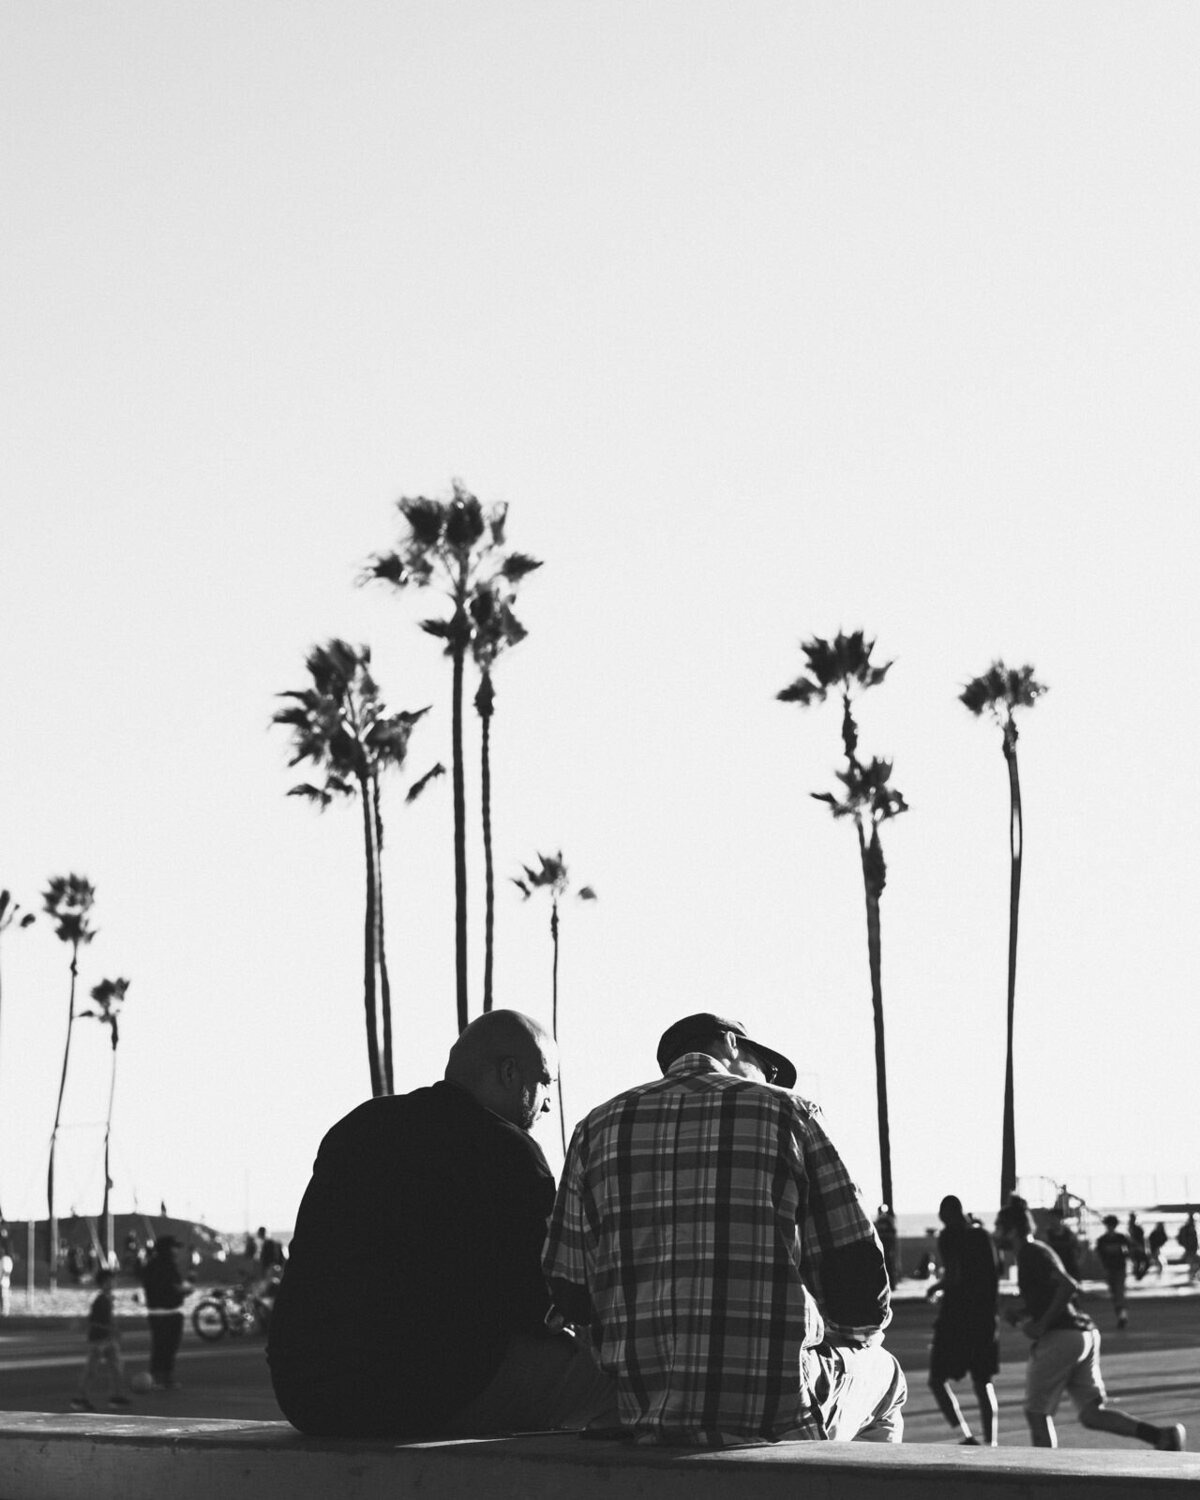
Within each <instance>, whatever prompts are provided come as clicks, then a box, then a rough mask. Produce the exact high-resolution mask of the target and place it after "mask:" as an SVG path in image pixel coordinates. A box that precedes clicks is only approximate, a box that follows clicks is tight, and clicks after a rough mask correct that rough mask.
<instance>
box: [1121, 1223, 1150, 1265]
mask: <svg viewBox="0 0 1200 1500" xmlns="http://www.w3.org/2000/svg"><path fill="white" fill-rule="evenodd" d="M1125 1233H1126V1235H1127V1236H1128V1239H1129V1260H1130V1265H1131V1267H1132V1270H1133V1278H1134V1280H1135V1281H1141V1279H1142V1277H1143V1276H1145V1274H1146V1272H1147V1270H1148V1269H1149V1266H1150V1257H1149V1255H1148V1254H1147V1252H1146V1231H1145V1230H1144V1229H1143V1228H1142V1226H1141V1225H1140V1224H1139V1223H1138V1216H1137V1214H1135V1213H1131V1214H1130V1215H1129V1219H1128V1221H1127V1223H1126V1225H1125Z"/></svg>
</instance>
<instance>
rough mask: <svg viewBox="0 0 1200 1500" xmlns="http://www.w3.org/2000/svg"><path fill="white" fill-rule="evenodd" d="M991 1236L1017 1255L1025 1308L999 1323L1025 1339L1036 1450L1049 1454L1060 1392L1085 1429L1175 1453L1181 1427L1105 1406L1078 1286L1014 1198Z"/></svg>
mask: <svg viewBox="0 0 1200 1500" xmlns="http://www.w3.org/2000/svg"><path fill="white" fill-rule="evenodd" d="M996 1236H997V1238H998V1239H999V1240H1000V1242H1001V1244H1003V1245H1005V1246H1006V1247H1007V1248H1008V1249H1010V1250H1012V1251H1013V1252H1014V1253H1015V1254H1016V1257H1017V1284H1018V1287H1019V1288H1020V1292H1021V1300H1022V1302H1023V1303H1024V1309H1023V1310H1016V1309H1014V1310H1013V1311H1012V1312H1010V1313H1006V1314H1005V1317H1006V1318H1007V1320H1008V1321H1009V1322H1010V1323H1012V1324H1013V1326H1014V1327H1016V1328H1019V1329H1020V1330H1021V1332H1022V1333H1023V1334H1024V1335H1025V1337H1026V1338H1027V1339H1029V1341H1030V1347H1029V1363H1028V1364H1027V1365H1026V1367H1025V1418H1026V1420H1027V1421H1028V1423H1029V1433H1030V1436H1031V1437H1032V1439H1033V1445H1034V1447H1035V1448H1056V1447H1057V1446H1058V1438H1057V1435H1056V1434H1055V1431H1054V1414H1055V1412H1056V1411H1057V1410H1058V1405H1059V1402H1060V1401H1061V1400H1062V1398H1063V1394H1064V1393H1066V1394H1067V1395H1069V1396H1070V1397H1071V1400H1072V1401H1074V1403H1075V1406H1076V1408H1077V1410H1078V1412H1079V1420H1080V1422H1081V1423H1082V1424H1083V1426H1084V1427H1088V1428H1092V1429H1094V1430H1098V1431H1100V1432H1112V1433H1115V1434H1116V1435H1117V1436H1118V1437H1128V1438H1135V1439H1136V1440H1137V1441H1138V1442H1140V1443H1148V1444H1149V1445H1150V1447H1152V1448H1162V1449H1165V1450H1168V1451H1171V1452H1178V1451H1180V1450H1181V1449H1182V1448H1183V1445H1184V1441H1185V1439H1186V1436H1187V1434H1186V1432H1185V1431H1184V1428H1183V1425H1182V1423H1179V1422H1174V1423H1171V1424H1170V1425H1168V1426H1165V1427H1160V1426H1157V1425H1156V1424H1155V1423H1153V1422H1141V1421H1139V1420H1138V1419H1137V1418H1136V1417H1131V1416H1130V1415H1129V1414H1128V1412H1124V1411H1121V1410H1120V1409H1119V1408H1117V1407H1115V1406H1109V1404H1108V1397H1107V1395H1106V1393H1105V1390H1104V1381H1103V1378H1102V1377H1101V1374H1100V1332H1099V1330H1098V1329H1097V1327H1096V1325H1095V1324H1094V1323H1093V1322H1092V1320H1091V1318H1089V1317H1088V1315H1087V1314H1086V1313H1082V1312H1080V1311H1079V1309H1078V1308H1077V1307H1076V1306H1075V1303H1074V1301H1073V1300H1072V1299H1073V1298H1074V1296H1075V1294H1076V1292H1077V1291H1078V1290H1079V1283H1078V1282H1076V1281H1074V1280H1073V1279H1072V1278H1071V1277H1070V1276H1068V1275H1067V1273H1066V1271H1065V1270H1064V1269H1063V1264H1062V1261H1060V1260H1059V1258H1058V1256H1057V1255H1055V1253H1054V1251H1053V1250H1051V1248H1050V1246H1049V1245H1044V1244H1042V1243H1040V1242H1039V1241H1037V1240H1035V1239H1034V1237H1033V1215H1032V1214H1031V1213H1030V1212H1029V1205H1028V1204H1027V1203H1026V1202H1025V1200H1024V1198H1019V1197H1018V1196H1017V1195H1016V1194H1015V1193H1014V1194H1013V1196H1012V1197H1011V1198H1010V1199H1009V1201H1008V1203H1007V1204H1006V1205H1005V1206H1004V1207H1003V1208H1002V1209H1001V1210H1000V1213H999V1215H998V1216H997V1219H996Z"/></svg>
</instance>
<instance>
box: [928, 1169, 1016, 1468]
mask: <svg viewBox="0 0 1200 1500" xmlns="http://www.w3.org/2000/svg"><path fill="white" fill-rule="evenodd" d="M938 1217H939V1218H940V1219H941V1221H942V1223H943V1224H944V1225H945V1228H944V1229H943V1230H942V1232H941V1234H939V1235H938V1255H939V1257H940V1259H941V1262H942V1274H941V1276H940V1277H939V1278H938V1280H937V1281H935V1282H934V1284H933V1285H932V1286H931V1287H930V1288H929V1290H928V1291H927V1292H926V1293H925V1296H926V1298H927V1299H928V1300H930V1301H932V1300H933V1299H934V1298H940V1299H941V1302H940V1306H939V1308H938V1315H937V1322H936V1323H935V1324H934V1328H933V1344H932V1347H931V1349H930V1353H929V1389H930V1390H931V1391H932V1392H933V1397H934V1400H935V1401H936V1402H937V1404H938V1410H939V1411H940V1412H941V1413H942V1415H943V1416H944V1417H945V1418H946V1421H947V1422H949V1424H950V1426H951V1427H953V1428H954V1429H955V1431H956V1432H957V1433H958V1434H959V1441H960V1442H962V1443H964V1444H968V1445H970V1446H972V1447H975V1446H978V1445H979V1443H980V1442H981V1441H982V1443H983V1446H984V1447H987V1448H994V1447H995V1446H996V1443H997V1441H998V1430H997V1404H996V1388H995V1386H994V1385H993V1384H992V1381H993V1378H994V1376H995V1374H996V1372H997V1371H998V1370H999V1368H1000V1341H999V1340H998V1338H997V1337H996V1301H997V1293H998V1290H999V1285H998V1283H999V1270H998V1267H997V1263H996V1247H995V1245H994V1244H993V1243H992V1237H991V1235H990V1234H988V1232H987V1230H986V1229H985V1228H984V1227H983V1225H982V1224H980V1223H979V1221H978V1220H977V1219H974V1218H970V1219H969V1218H968V1217H967V1216H966V1214H964V1213H963V1206H962V1202H961V1200H960V1199H958V1198H956V1197H955V1196H954V1194H953V1193H950V1194H948V1195H947V1196H946V1197H945V1198H943V1199H942V1202H941V1205H940V1207H939V1208H938ZM965 1375H969V1376H970V1377H971V1385H972V1388H973V1389H974V1391H975V1399H976V1400H977V1401H978V1402H979V1423H980V1430H981V1433H982V1438H977V1437H976V1436H975V1435H974V1433H972V1431H971V1428H970V1426H969V1425H968V1423H967V1420H966V1418H965V1417H964V1416H963V1413H962V1408H961V1407H960V1406H959V1404H958V1398H957V1397H956V1396H955V1394H954V1392H953V1391H952V1390H951V1389H950V1383H951V1382H952V1381H955V1380H962V1379H963V1377H964V1376H965Z"/></svg>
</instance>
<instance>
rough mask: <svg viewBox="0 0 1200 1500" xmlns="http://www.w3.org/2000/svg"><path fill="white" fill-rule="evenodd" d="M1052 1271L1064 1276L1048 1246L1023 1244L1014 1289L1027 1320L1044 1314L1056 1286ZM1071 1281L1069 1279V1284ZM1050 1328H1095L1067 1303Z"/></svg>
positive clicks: (1085, 1315) (1059, 1264)
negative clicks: (1022, 1305)
mask: <svg viewBox="0 0 1200 1500" xmlns="http://www.w3.org/2000/svg"><path fill="white" fill-rule="evenodd" d="M1055 1270H1058V1271H1061V1272H1062V1274H1063V1275H1064V1276H1065V1275H1066V1269H1065V1268H1064V1266H1063V1263H1062V1261H1061V1260H1059V1258H1058V1256H1057V1255H1055V1253H1054V1251H1053V1250H1051V1248H1050V1246H1049V1245H1043V1244H1042V1243H1041V1242H1040V1241H1038V1240H1026V1241H1025V1243H1024V1244H1023V1245H1022V1246H1021V1248H1020V1250H1019V1251H1018V1252H1017V1286H1018V1287H1019V1289H1020V1292H1021V1300H1022V1301H1023V1302H1024V1304H1025V1311H1026V1312H1027V1313H1028V1314H1029V1316H1030V1317H1031V1318H1040V1317H1042V1316H1043V1315H1044V1314H1045V1311H1046V1309H1047V1308H1048V1307H1049V1306H1050V1303H1051V1301H1052V1300H1053V1297H1054V1289H1055V1287H1056V1285H1057V1284H1058V1278H1057V1277H1056V1276H1055V1274H1054V1272H1055ZM1073 1279H1074V1278H1072V1280H1073ZM1049 1326H1050V1328H1094V1327H1095V1326H1096V1325H1095V1324H1094V1323H1093V1322H1092V1320H1091V1318H1089V1317H1088V1315H1087V1314H1086V1313H1081V1312H1080V1311H1079V1309H1078V1308H1077V1307H1076V1306H1075V1304H1074V1302H1068V1303H1067V1305H1066V1307H1064V1308H1063V1310H1062V1312H1060V1313H1059V1315H1058V1316H1057V1317H1056V1318H1055V1319H1054V1321H1053V1323H1051V1324H1050V1325H1049Z"/></svg>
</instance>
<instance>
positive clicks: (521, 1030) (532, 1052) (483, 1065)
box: [446, 1010, 558, 1130]
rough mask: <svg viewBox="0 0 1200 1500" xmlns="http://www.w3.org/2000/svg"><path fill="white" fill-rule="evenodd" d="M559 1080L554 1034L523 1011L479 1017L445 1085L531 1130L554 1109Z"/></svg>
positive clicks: (459, 1046)
mask: <svg viewBox="0 0 1200 1500" xmlns="http://www.w3.org/2000/svg"><path fill="white" fill-rule="evenodd" d="M557 1077H558V1056H557V1049H556V1048H555V1046H554V1041H553V1039H552V1038H551V1036H550V1033H549V1032H548V1031H547V1030H546V1029H545V1027H544V1026H542V1025H540V1024H539V1023H538V1022H537V1021H535V1020H533V1018H532V1017H531V1016H526V1015H522V1014H521V1012H520V1011H519V1010H493V1011H489V1012H488V1013H487V1015H484V1016H479V1017H477V1019H476V1020H474V1021H472V1022H471V1024H470V1025H469V1026H468V1027H467V1028H466V1030H465V1031H464V1032H463V1033H462V1035H461V1036H460V1037H459V1039H458V1040H457V1041H456V1042H455V1044H454V1046H453V1047H451V1049H450V1056H449V1057H448V1058H447V1060H446V1079H447V1082H449V1083H456V1084H458V1086H459V1087H460V1088H463V1089H466V1091H467V1093H469V1094H470V1095H471V1096H472V1098H474V1099H476V1100H477V1101H478V1102H479V1103H480V1104H482V1105H483V1106H484V1107H485V1108H486V1109H490V1110H492V1111H493V1112H494V1113H495V1114H498V1115H500V1116H501V1117H502V1118H503V1119H505V1120H509V1121H511V1122H512V1124H514V1125H517V1126H519V1127H520V1128H521V1129H522V1130H532V1129H533V1126H534V1124H535V1123H536V1121H537V1119H538V1118H539V1116H541V1115H543V1114H545V1112H546V1111H547V1110H548V1109H549V1108H550V1090H551V1088H552V1087H553V1085H554V1081H555V1079H556V1078H557Z"/></svg>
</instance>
